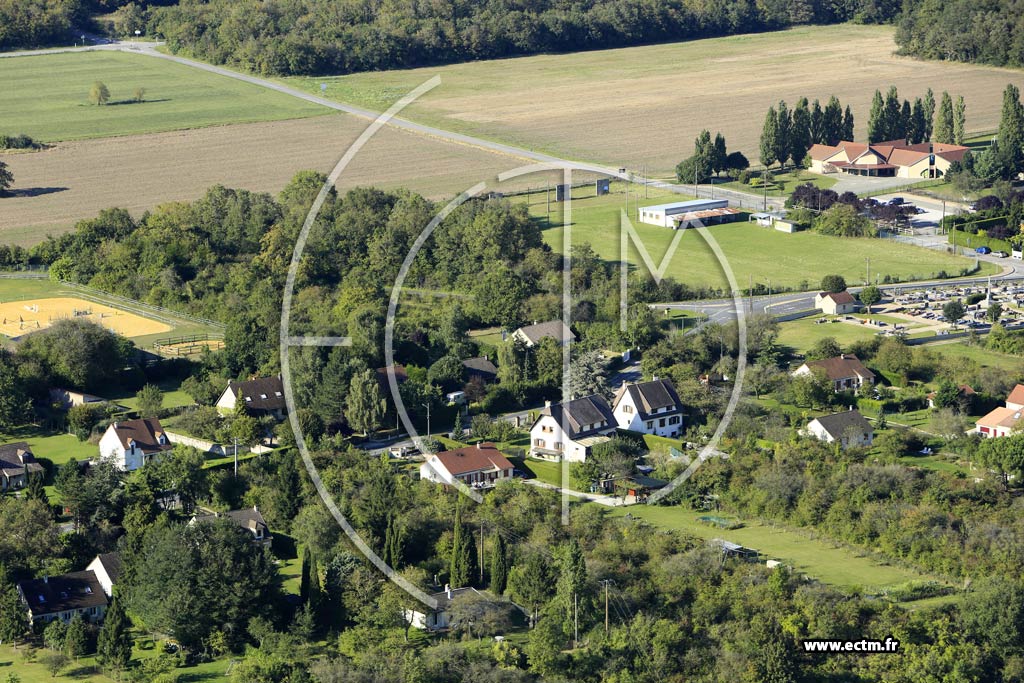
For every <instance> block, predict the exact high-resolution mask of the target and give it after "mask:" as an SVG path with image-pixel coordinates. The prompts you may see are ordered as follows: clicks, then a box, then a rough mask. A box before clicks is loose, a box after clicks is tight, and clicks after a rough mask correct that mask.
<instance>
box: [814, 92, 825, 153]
mask: <svg viewBox="0 0 1024 683" xmlns="http://www.w3.org/2000/svg"><path fill="white" fill-rule="evenodd" d="M823 117H824V113H823V112H822V111H821V103H820V102H818V100H814V104H812V105H811V144H812V145H820V144H824V142H825V132H824V129H823V128H822V123H823V121H822V118H823Z"/></svg>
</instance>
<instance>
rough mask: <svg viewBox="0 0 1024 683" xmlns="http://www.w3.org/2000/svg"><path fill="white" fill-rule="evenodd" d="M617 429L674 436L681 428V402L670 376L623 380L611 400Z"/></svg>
mask: <svg viewBox="0 0 1024 683" xmlns="http://www.w3.org/2000/svg"><path fill="white" fill-rule="evenodd" d="M612 412H613V413H614V414H615V422H616V424H618V425H619V428H620V429H628V430H629V431H631V432H641V433H643V434H656V435H658V436H668V437H676V436H679V435H680V434H682V432H683V404H682V402H681V401H680V400H679V394H677V393H676V388H675V387H674V386H673V385H672V381H671V380H667V379H658V378H657V377H655V378H654V380H652V381H650V382H638V383H635V384H625V383H623V385H622V386H621V387H619V390H618V391H617V392H616V393H615V400H614V401H613V402H612Z"/></svg>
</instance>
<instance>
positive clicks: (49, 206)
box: [0, 115, 523, 244]
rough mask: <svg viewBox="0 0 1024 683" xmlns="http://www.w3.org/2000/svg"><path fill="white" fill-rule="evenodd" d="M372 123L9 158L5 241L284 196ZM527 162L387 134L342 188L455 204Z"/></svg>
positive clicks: (346, 121) (320, 122)
mask: <svg viewBox="0 0 1024 683" xmlns="http://www.w3.org/2000/svg"><path fill="white" fill-rule="evenodd" d="M366 125H367V124H366V122H365V121H363V120H361V119H358V118H356V117H352V116H347V115H334V116H321V117H316V118H310V119H297V120H289V121H277V122H268V123H254V124H238V125H230V126H219V127H212V128H202V129H197V130H189V131H177V132H171V133H157V134H149V135H138V136H132V137H118V138H107V139H102V140H86V141H77V142H67V143H59V144H57V145H56V146H54V147H53V148H51V149H48V150H46V151H44V152H39V153H34V154H8V155H3V156H2V157H0V158H2V159H3V160H4V161H5V162H6V163H7V164H8V165H9V167H10V169H11V171H12V172H13V173H14V175H15V181H16V182H15V187H14V189H15V190H16V192H17V194H16V196H13V197H3V198H0V242H13V243H19V244H33V243H35V242H38V241H40V240H41V239H42V238H43V237H45V236H46V234H48V233H52V234H59V233H62V232H66V231H68V230H70V229H71V228H72V227H73V225H74V223H75V221H77V220H80V219H83V218H89V217H93V216H95V215H96V213H97V212H98V211H100V210H101V209H104V208H109V207H112V206H118V207H125V208H127V209H129V210H130V211H132V213H133V214H135V215H139V214H141V213H142V212H143V211H145V210H147V209H152V208H153V207H155V206H156V205H158V204H162V203H165V202H170V201H183V200H190V199H194V198H196V197H198V196H200V195H201V194H202V193H203V192H205V191H206V189H207V188H209V187H210V186H212V185H215V184H221V185H224V186H226V187H237V188H245V189H249V190H259V191H265V192H277V191H279V190H280V189H281V188H283V187H284V186H285V185H286V184H287V183H288V181H289V180H290V179H291V178H292V177H293V176H294V175H295V173H296V172H297V171H300V170H304V169H316V170H319V171H323V172H328V171H329V170H330V169H331V167H332V166H333V165H334V164H335V163H336V162H337V160H338V158H339V157H340V156H341V154H342V153H343V152H344V150H345V148H346V147H347V146H348V145H349V144H350V143H351V142H352V141H353V140H355V138H356V136H357V135H358V134H359V133H360V132H361V131H362V130H363V128H365V126H366ZM521 163H523V162H522V160H519V159H516V158H513V157H509V156H504V155H501V154H496V153H493V152H486V151H483V150H480V149H477V148H473V147H469V146H466V145H460V144H455V143H451V142H445V141H441V140H435V139H432V138H427V137H424V136H421V135H414V134H411V133H406V132H403V131H398V130H394V129H391V128H384V129H382V130H381V131H380V132H379V133H378V134H377V135H376V136H375V137H374V139H373V140H371V142H370V143H369V144H368V145H367V146H366V147H365V148H364V149H363V151H362V153H361V154H360V155H359V156H358V157H357V158H356V159H355V160H354V161H353V163H352V164H351V165H350V166H349V167H348V169H347V170H346V171H345V173H344V175H343V176H342V177H341V179H340V181H339V187H340V188H342V189H344V188H350V187H354V186H357V185H371V184H372V185H375V186H378V187H384V188H397V187H408V188H410V189H412V190H415V191H417V192H421V193H423V194H425V195H427V196H429V197H433V198H441V197H448V196H452V195H454V194H457V193H458V192H460V191H462V190H464V189H466V188H467V187H469V186H471V185H473V184H474V183H476V182H478V181H480V180H482V179H486V178H490V177H493V176H494V175H495V174H496V173H497V172H499V171H501V170H505V169H508V168H513V167H515V166H518V165H520V164H521Z"/></svg>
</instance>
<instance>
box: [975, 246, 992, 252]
mask: <svg viewBox="0 0 1024 683" xmlns="http://www.w3.org/2000/svg"><path fill="white" fill-rule="evenodd" d="M974 251H976V252H978V253H979V254H989V253H991V252H992V250H991V249H989V248H988V247H978V248H977V249H975V250H974Z"/></svg>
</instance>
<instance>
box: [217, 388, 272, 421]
mask: <svg viewBox="0 0 1024 683" xmlns="http://www.w3.org/2000/svg"><path fill="white" fill-rule="evenodd" d="M238 401H242V402H244V403H245V412H246V413H248V414H249V415H251V416H252V417H263V416H264V415H270V416H272V417H273V418H274V419H275V420H283V419H284V418H285V416H287V415H288V404H287V403H286V401H285V398H284V383H283V382H282V381H281V378H280V377H254V378H253V379H250V380H247V381H245V382H235V381H230V382H228V386H227V388H226V389H225V390H224V393H223V394H221V395H220V398H219V399H217V410H219V411H220V412H221V413H222V414H231V413H234V412H235V411H236V410H237V408H238Z"/></svg>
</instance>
